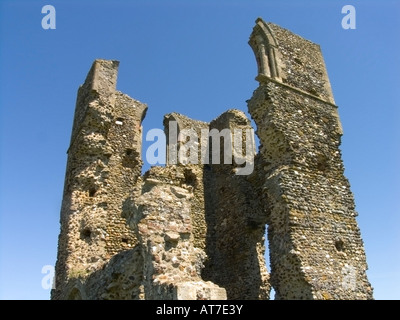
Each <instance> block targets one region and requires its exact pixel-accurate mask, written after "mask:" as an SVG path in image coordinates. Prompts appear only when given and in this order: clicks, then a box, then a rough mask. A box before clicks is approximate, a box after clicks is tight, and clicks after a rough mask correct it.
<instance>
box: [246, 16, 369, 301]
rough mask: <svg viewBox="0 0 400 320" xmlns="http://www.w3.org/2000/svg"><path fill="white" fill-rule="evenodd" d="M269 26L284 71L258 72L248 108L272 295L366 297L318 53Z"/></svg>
mask: <svg viewBox="0 0 400 320" xmlns="http://www.w3.org/2000/svg"><path fill="white" fill-rule="evenodd" d="M258 23H259V24H264V25H266V24H265V23H264V22H263V21H261V20H258ZM267 26H269V27H270V28H269V29H268V32H269V35H270V36H271V37H274V39H275V43H276V44H278V45H277V50H278V54H279V56H280V57H282V60H281V61H280V62H279V63H277V65H279V67H280V68H281V70H283V71H284V72H280V75H281V77H282V79H277V78H275V79H274V78H271V77H267V76H265V75H263V74H260V75H259V76H258V77H257V79H258V80H259V82H260V86H259V88H258V89H257V90H256V91H255V92H254V94H253V97H252V98H251V100H249V101H248V106H249V112H250V114H251V115H252V117H253V119H254V120H255V122H256V124H257V135H258V136H259V138H260V143H261V147H260V155H261V157H262V161H263V170H262V171H261V170H260V172H259V175H261V178H260V179H261V180H262V181H263V183H264V186H263V191H264V193H265V198H266V199H267V203H268V204H269V206H270V212H268V216H267V224H268V239H269V249H270V259H271V284H272V286H273V287H274V289H275V291H276V298H277V299H369V298H372V288H371V286H370V284H369V282H368V280H367V277H366V269H367V265H366V258H365V252H364V248H363V243H362V240H361V237H360V231H359V229H358V226H357V222H356V220H355V217H356V215H357V213H356V211H355V205H354V199H353V195H352V193H351V191H350V185H349V182H348V180H347V179H346V178H345V177H344V167H343V163H342V160H341V154H340V150H339V145H340V138H341V135H342V129H341V125H340V122H339V118H338V114H337V107H336V106H335V105H333V104H332V101H333V97H332V96H331V92H330V90H328V89H327V88H329V86H328V80H327V77H326V72H325V71H324V70H325V67H324V65H323V63H322V61H323V60H322V55H321V53H320V51H319V48H318V46H316V45H314V44H312V43H311V42H309V41H307V40H304V39H302V38H300V37H299V36H297V35H294V34H293V33H291V32H289V31H288V30H284V29H281V28H279V27H277V26H276V25H267ZM260 30H261V29H260V28H255V30H254V31H253V34H252V37H251V38H253V37H255V36H257V34H258V33H260V32H264V31H265V30H267V29H264V30H261V31H260ZM272 30H273V31H272ZM264 39H267V37H264ZM265 46H266V47H267V46H268V44H265ZM255 54H256V55H257V54H259V52H257V51H256V52H255ZM289 71H290V72H289ZM284 74H285V75H286V77H285V76H284Z"/></svg>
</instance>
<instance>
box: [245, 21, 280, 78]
mask: <svg viewBox="0 0 400 320" xmlns="http://www.w3.org/2000/svg"><path fill="white" fill-rule="evenodd" d="M249 44H250V46H251V48H252V49H253V52H254V55H255V56H256V60H257V66H258V74H259V75H264V76H267V77H269V78H272V79H275V80H278V81H281V70H280V67H279V65H280V63H279V57H278V43H277V41H276V39H275V36H274V34H273V32H272V30H271V28H270V27H269V26H268V24H267V23H265V22H264V21H263V20H262V19H261V18H258V19H257V20H256V25H255V27H254V29H253V32H252V34H251V36H250V40H249Z"/></svg>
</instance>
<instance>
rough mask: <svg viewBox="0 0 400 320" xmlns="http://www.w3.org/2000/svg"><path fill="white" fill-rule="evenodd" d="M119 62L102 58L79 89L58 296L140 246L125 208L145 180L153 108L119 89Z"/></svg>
mask: <svg viewBox="0 0 400 320" xmlns="http://www.w3.org/2000/svg"><path fill="white" fill-rule="evenodd" d="M118 64H119V63H118V62H116V61H106V60H96V61H95V62H94V63H93V66H92V68H91V70H90V72H89V74H88V77H87V79H86V81H85V83H84V85H83V86H81V88H80V89H79V91H78V98H77V105H76V110H75V120H74V126H73V132H72V138H71V145H70V147H69V150H68V164H67V170H66V178H65V186H64V197H63V203H62V208H61V232H60V237H59V250H58V257H57V264H56V289H55V290H54V291H53V292H52V296H53V297H54V298H65V297H67V296H68V294H69V293H68V290H65V289H64V287H65V286H67V285H70V284H71V283H74V282H76V281H77V282H81V280H82V279H86V278H87V277H89V276H90V275H91V274H92V273H94V272H97V271H98V270H100V269H101V268H103V267H104V266H105V265H106V264H107V263H108V261H109V260H110V259H111V258H112V257H113V256H114V255H115V254H117V253H119V252H121V251H123V250H128V249H131V248H134V247H135V246H136V245H137V239H136V236H135V235H134V233H133V231H132V230H131V229H130V228H129V227H128V225H127V222H126V219H125V218H124V217H123V216H122V212H123V208H124V204H125V202H126V201H129V199H130V197H131V195H132V191H134V190H135V185H136V184H137V183H138V182H140V179H141V178H140V175H141V165H142V160H141V159H140V154H141V135H142V133H141V130H142V129H141V121H142V119H143V117H144V114H145V112H146V109H147V106H146V105H144V104H142V103H140V102H139V101H136V100H134V99H132V98H129V97H128V96H126V95H124V94H122V93H120V92H118V91H116V90H115V86H116V78H117V69H118ZM80 294H81V295H82V293H80Z"/></svg>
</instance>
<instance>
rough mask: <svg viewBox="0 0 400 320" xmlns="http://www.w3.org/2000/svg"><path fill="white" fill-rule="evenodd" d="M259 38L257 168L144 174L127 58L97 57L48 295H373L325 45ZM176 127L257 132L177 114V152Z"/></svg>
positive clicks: (252, 107)
mask: <svg viewBox="0 0 400 320" xmlns="http://www.w3.org/2000/svg"><path fill="white" fill-rule="evenodd" d="M249 44H250V46H251V48H252V49H253V51H254V53H255V57H256V60H257V65H258V76H257V78H256V79H257V81H258V82H259V87H258V88H257V89H256V90H255V91H254V93H253V97H252V98H251V99H250V100H248V110H249V113H250V114H251V116H252V118H253V119H254V121H255V123H256V125H257V131H256V133H257V135H258V137H259V140H260V147H259V152H258V154H257V155H256V157H255V159H254V171H253V172H252V173H251V174H250V175H238V174H236V173H237V170H238V169H240V167H241V166H240V164H238V163H237V162H235V161H233V162H232V164H223V161H221V163H222V164H214V163H212V162H210V164H206V163H203V164H202V163H200V164H193V163H189V164H181V163H178V164H172V163H167V165H166V166H165V167H161V166H155V167H152V168H151V169H150V170H149V171H148V172H146V173H145V174H144V175H143V176H141V168H142V160H141V148H142V142H141V141H142V127H141V122H142V120H143V118H144V116H145V113H146V110H147V106H146V105H145V104H143V103H141V102H139V101H137V100H134V99H132V98H130V97H128V96H127V95H125V94H123V93H121V92H119V91H116V79H117V70H118V62H117V61H107V60H96V61H95V62H94V64H93V66H92V68H91V70H90V72H89V74H88V76H87V78H86V81H85V83H84V84H83V85H82V86H81V87H80V88H79V91H78V98H77V103H76V109H75V118H74V124H73V130H72V137H71V144H70V147H69V150H68V164H67V169H66V177H65V187H64V197H63V202H62V208H61V232H60V236H59V246H58V259H57V264H56V281H55V285H56V288H55V289H54V290H53V291H52V299H269V295H270V289H271V286H272V287H273V288H274V289H275V292H276V294H275V298H276V299H371V298H372V288H371V285H370V284H369V282H368V280H367V276H366V269H367V264H366V257H365V252H364V248H363V242H362V240H361V236H360V230H359V228H358V226H357V222H356V215H357V213H356V211H355V205H354V199H353V195H352V193H351V191H350V185H349V182H348V180H347V179H346V178H345V177H344V174H343V171H344V168H343V164H342V160H341V154H340V150H339V145H340V138H341V135H342V129H341V125H340V121H339V118H338V113H337V107H336V105H335V102H334V99H333V95H332V91H331V88H330V84H329V79H328V76H327V73H326V68H325V64H324V61H323V58H322V54H321V51H320V47H319V46H318V45H316V44H314V43H312V42H310V41H308V40H305V39H303V38H301V37H299V36H297V35H295V34H293V33H292V32H290V31H288V30H285V29H283V28H280V27H279V26H277V25H274V24H271V23H265V22H264V21H263V20H261V19H257V21H256V25H255V27H254V29H253V32H252V34H251V37H250V41H249ZM170 122H174V123H176V126H177V129H178V131H182V130H183V129H192V130H194V131H195V132H197V133H198V132H200V131H201V129H217V130H219V131H221V130H223V129H230V130H234V129H249V128H251V124H250V121H249V119H248V118H247V117H246V116H245V114H244V113H243V112H241V111H239V110H228V111H227V112H225V113H223V114H222V115H220V116H219V117H218V118H217V119H215V120H213V121H211V122H210V123H206V122H201V121H195V120H192V119H189V118H187V117H185V116H183V115H180V114H176V113H171V114H168V115H166V116H165V118H164V124H165V131H166V136H167V148H168V147H169V146H171V145H172V142H171V141H168V136H169V134H168V130H169V126H168V124H169V123H170ZM199 136H200V135H199ZM244 142H246V141H244ZM196 143H197V144H198V145H200V144H201V145H202V147H206V148H210V147H211V144H215V142H212V143H211V140H210V142H207V141H206V143H204V141H198V142H196ZM208 144H210V145H208ZM222 145H223V144H222V143H221V147H220V148H221V155H222V154H223V150H222V149H223V148H222ZM180 147H181V145H178V146H177V148H180ZM266 226H268V242H269V252H270V261H271V270H270V273H268V271H267V268H266V264H265V260H264V251H265V248H264V235H265V227H266Z"/></svg>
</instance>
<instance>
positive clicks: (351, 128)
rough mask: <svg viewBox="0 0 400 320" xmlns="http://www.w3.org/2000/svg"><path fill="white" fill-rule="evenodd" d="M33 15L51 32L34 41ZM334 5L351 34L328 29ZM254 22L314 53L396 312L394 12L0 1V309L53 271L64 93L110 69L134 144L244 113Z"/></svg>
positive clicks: (399, 67) (382, 295) (372, 255)
mask: <svg viewBox="0 0 400 320" xmlns="http://www.w3.org/2000/svg"><path fill="white" fill-rule="evenodd" d="M46 4H51V5H53V6H54V7H55V9H56V29H55V30H44V29H42V26H41V20H42V17H43V16H44V14H42V13H41V9H42V7H43V6H44V5H46ZM346 4H352V5H354V6H355V8H356V19H357V20H356V29H355V30H344V29H343V28H342V26H341V20H342V17H343V16H344V15H343V14H342V13H341V9H342V7H343V6H344V5H346ZM259 16H260V17H262V18H263V19H264V20H266V21H271V22H274V23H277V24H279V25H280V26H282V27H285V28H288V29H290V30H291V31H293V32H295V33H297V34H299V35H301V36H303V37H305V38H307V39H309V40H311V41H313V42H316V43H318V44H320V45H321V48H322V51H323V54H324V58H325V62H326V65H327V69H328V74H329V77H330V80H331V84H332V89H333V93H334V96H335V99H336V104H337V105H338V106H339V113H340V117H341V121H342V124H343V128H344V136H343V140H342V146H341V149H342V153H343V160H344V164H345V167H346V171H345V173H346V176H347V177H348V178H349V180H350V183H351V186H352V191H353V192H354V195H355V200H356V205H357V211H358V212H359V216H358V218H357V221H358V223H359V225H360V228H361V234H362V237H363V239H364V242H365V248H366V253H367V261H368V265H369V271H368V276H369V280H370V281H371V283H372V285H373V287H374V289H375V291H374V293H375V298H376V299H399V298H400V292H399V288H400V267H399V265H400V253H399V252H400V250H399V244H400V233H399V225H400V218H399V213H400V210H399V209H400V205H399V203H400V201H399V197H400V192H399V191H400V188H399V180H400V179H399V178H400V174H399V163H400V161H399V160H400V157H399V138H400V134H399V131H400V130H399V119H400V117H399V116H400V112H399V101H400V97H399V92H400V89H399V88H400V59H399V52H400V41H399V40H400V32H399V31H400V29H399V27H400V5H399V1H378V0H375V1H368V0H362V1H361V0H357V1H356V0H345V1H335V0H329V1H320V0H316V1H311V0H309V1H305V0H304V1H303V0H294V1H282V0H279V1H278V0H276V1H266V0H264V1H261V0H259V1H254V0H250V1H249V0H246V1H239V0H238V1H235V0H233V1H232V0H230V1H207V0H201V1H183V0H182V1H165V0H164V1H161V0H160V1H129V2H128V1H71V0H70V1H56V0H46V1H35V0H29V1H1V0H0V108H1V109H0V112H1V119H0V121H1V124H0V130H1V133H0V139H1V140H0V299H48V298H49V290H44V289H42V287H41V281H42V278H43V276H44V275H43V274H42V273H41V270H42V267H43V266H44V265H54V264H55V261H56V254H57V240H58V239H57V237H58V233H59V212H60V207H61V198H62V192H63V183H64V174H65V166H66V160H67V157H66V150H67V148H68V143H69V139H70V134H71V128H72V119H73V113H74V107H75V99H76V93H77V89H78V87H79V85H80V84H82V83H83V81H84V79H85V77H86V74H87V72H88V71H89V68H90V66H91V64H92V62H93V60H94V59H96V58H104V59H116V60H120V61H121V63H120V71H119V77H118V84H117V88H118V89H119V90H120V91H122V92H124V93H126V94H128V95H129V96H131V97H133V98H135V99H138V100H140V101H142V102H144V103H147V104H148V106H149V110H148V113H147V117H146V119H145V120H144V123H143V125H144V132H147V131H148V130H149V129H152V128H162V119H163V115H164V114H166V113H169V112H172V111H176V112H180V113H183V114H185V115H187V116H189V117H192V118H195V119H199V120H205V121H209V120H211V119H213V118H215V117H216V116H218V115H219V114H221V113H222V112H223V111H225V110H226V109H228V108H238V109H241V110H243V111H246V112H247V105H246V102H245V101H246V100H247V99H249V98H250V97H251V95H252V92H253V90H254V89H256V87H257V82H256V81H255V80H254V78H255V76H256V72H257V68H256V62H255V58H254V56H253V52H252V51H251V48H250V47H249V45H248V44H247V41H248V38H249V35H250V33H251V31H252V28H253V25H254V21H255V19H256V18H257V17H259ZM145 146H146V145H145Z"/></svg>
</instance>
